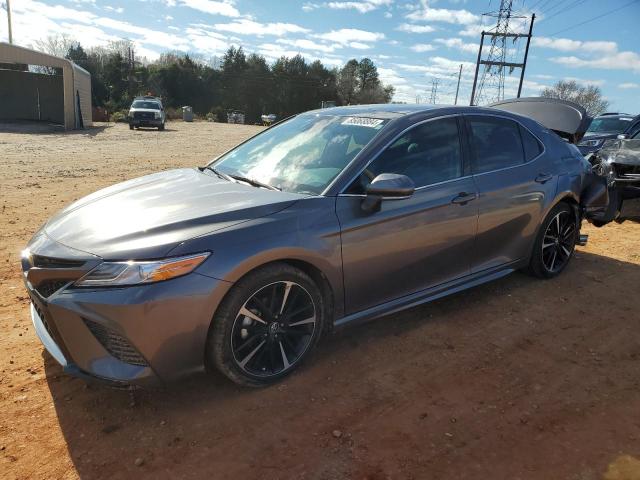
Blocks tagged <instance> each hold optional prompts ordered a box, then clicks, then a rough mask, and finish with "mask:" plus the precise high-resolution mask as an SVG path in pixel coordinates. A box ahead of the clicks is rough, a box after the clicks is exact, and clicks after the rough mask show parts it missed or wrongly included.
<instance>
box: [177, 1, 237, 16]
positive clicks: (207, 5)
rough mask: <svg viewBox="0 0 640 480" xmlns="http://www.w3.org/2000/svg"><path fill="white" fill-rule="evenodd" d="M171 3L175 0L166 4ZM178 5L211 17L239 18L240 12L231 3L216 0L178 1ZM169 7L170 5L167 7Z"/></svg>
mask: <svg viewBox="0 0 640 480" xmlns="http://www.w3.org/2000/svg"><path fill="white" fill-rule="evenodd" d="M169 3H173V4H174V5H175V0H170V1H168V2H167V4H169ZM180 4H181V5H184V6H185V7H189V8H193V9H194V10H199V11H201V12H204V13H210V14H213V15H222V16H225V17H239V16H240V12H239V11H238V9H237V8H236V7H235V6H234V4H233V2H231V1H216V0H180ZM169 6H171V5H169Z"/></svg>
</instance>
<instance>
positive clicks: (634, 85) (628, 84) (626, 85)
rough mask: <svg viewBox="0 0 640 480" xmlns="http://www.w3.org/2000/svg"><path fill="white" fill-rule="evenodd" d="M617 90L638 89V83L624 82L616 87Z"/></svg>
mask: <svg viewBox="0 0 640 480" xmlns="http://www.w3.org/2000/svg"><path fill="white" fill-rule="evenodd" d="M618 88H622V89H630V88H640V83H633V82H626V83H621V84H620V85H618Z"/></svg>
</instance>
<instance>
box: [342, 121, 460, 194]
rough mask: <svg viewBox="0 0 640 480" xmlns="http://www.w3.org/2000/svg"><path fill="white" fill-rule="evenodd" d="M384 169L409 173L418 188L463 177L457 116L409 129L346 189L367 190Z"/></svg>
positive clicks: (403, 173) (388, 171)
mask: <svg viewBox="0 0 640 480" xmlns="http://www.w3.org/2000/svg"><path fill="white" fill-rule="evenodd" d="M381 173H397V174H402V175H406V176H407V177H409V178H411V180H413V183H414V184H415V186H416V188H419V187H424V186H426V185H432V184H434V183H440V182H444V181H447V180H453V179H455V178H459V177H461V176H462V152H461V148H460V135H459V133H458V122H457V120H456V118H455V117H449V118H442V119H439V120H433V121H430V122H426V123H423V124H421V125H418V126H417V127H414V128H413V129H411V130H409V131H408V132H406V133H405V134H404V135H402V136H401V137H400V138H398V139H397V140H396V141H395V142H393V143H392V144H391V145H390V146H389V147H387V148H386V149H385V150H384V151H383V152H382V153H381V154H380V155H379V156H378V157H377V158H376V159H375V160H374V161H373V162H371V163H370V164H369V166H368V167H367V168H366V169H365V170H364V171H363V172H362V173H361V174H360V175H359V177H358V178H356V180H355V181H354V182H353V184H352V185H351V186H350V187H349V188H348V190H347V193H351V194H364V193H365V191H366V187H367V185H369V184H370V183H371V181H372V180H373V179H374V178H375V177H377V176H378V175H380V174H381Z"/></svg>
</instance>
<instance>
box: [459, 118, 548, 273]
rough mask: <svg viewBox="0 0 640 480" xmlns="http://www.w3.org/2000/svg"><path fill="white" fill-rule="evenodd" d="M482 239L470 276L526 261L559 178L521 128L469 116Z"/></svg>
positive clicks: (479, 237) (537, 144)
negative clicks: (546, 205) (524, 259)
mask: <svg viewBox="0 0 640 480" xmlns="http://www.w3.org/2000/svg"><path fill="white" fill-rule="evenodd" d="M465 118H466V125H467V130H468V138H469V142H470V144H471V145H470V151H471V168H472V172H473V179H474V181H475V184H476V188H477V189H478V193H479V198H478V202H477V204H478V234H477V236H476V244H475V247H474V260H473V264H472V267H471V270H472V272H474V273H475V272H480V271H483V270H487V269H491V268H495V267H499V266H501V265H505V264H509V263H512V262H516V261H518V260H521V259H523V258H525V257H526V256H527V255H528V254H529V251H530V248H531V245H532V244H533V241H534V238H535V235H536V232H537V228H538V225H539V224H540V222H541V220H542V218H541V216H542V214H543V211H544V208H545V204H546V202H548V201H549V198H553V197H554V195H555V192H556V187H557V183H558V176H557V174H555V173H554V169H553V168H552V165H551V164H550V162H548V161H547V160H546V159H545V156H544V155H543V152H544V147H543V145H542V143H541V142H540V141H539V140H538V139H537V138H536V137H535V136H534V135H533V134H532V133H531V132H530V131H529V130H528V129H526V128H525V127H524V126H522V125H521V124H520V123H518V122H516V121H514V120H511V119H509V118H504V117H501V116H499V115H475V114H474V115H465Z"/></svg>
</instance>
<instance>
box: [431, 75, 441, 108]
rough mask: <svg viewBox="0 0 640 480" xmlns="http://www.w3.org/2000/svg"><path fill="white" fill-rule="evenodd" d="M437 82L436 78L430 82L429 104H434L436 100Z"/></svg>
mask: <svg viewBox="0 0 640 480" xmlns="http://www.w3.org/2000/svg"><path fill="white" fill-rule="evenodd" d="M438 82H439V80H438V79H437V78H434V79H433V80H431V96H430V97H429V103H433V104H435V103H436V98H437V97H438Z"/></svg>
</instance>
